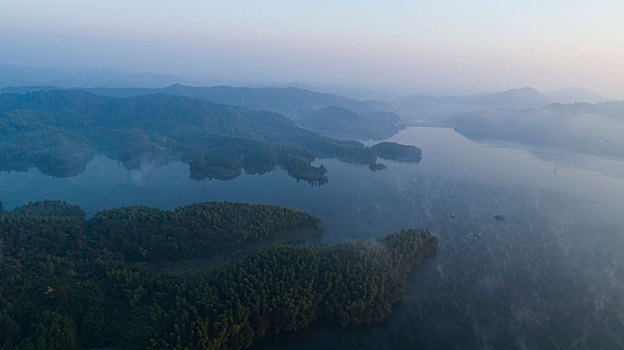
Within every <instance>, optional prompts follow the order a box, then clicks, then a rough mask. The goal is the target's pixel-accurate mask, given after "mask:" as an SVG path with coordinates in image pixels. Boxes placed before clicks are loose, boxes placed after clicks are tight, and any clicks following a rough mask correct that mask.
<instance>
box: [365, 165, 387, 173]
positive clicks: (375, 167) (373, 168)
mask: <svg viewBox="0 0 624 350" xmlns="http://www.w3.org/2000/svg"><path fill="white" fill-rule="evenodd" d="M368 168H369V169H370V170H371V171H381V170H385V169H387V168H388V167H387V166H386V165H385V164H383V163H370V164H369V165H368Z"/></svg>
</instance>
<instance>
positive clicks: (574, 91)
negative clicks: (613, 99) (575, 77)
mask: <svg viewBox="0 0 624 350" xmlns="http://www.w3.org/2000/svg"><path fill="white" fill-rule="evenodd" d="M547 96H548V97H549V98H550V99H551V100H553V101H556V102H559V103H600V102H606V101H608V100H609V99H608V98H606V97H604V96H600V95H598V94H595V93H593V92H591V91H589V90H587V89H584V88H581V87H569V88H565V89H561V90H556V91H553V92H549V93H548V94H547Z"/></svg>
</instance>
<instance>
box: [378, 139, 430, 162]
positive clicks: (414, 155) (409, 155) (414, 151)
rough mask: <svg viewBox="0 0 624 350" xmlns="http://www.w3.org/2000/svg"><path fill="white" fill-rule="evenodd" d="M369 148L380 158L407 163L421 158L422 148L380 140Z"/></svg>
mask: <svg viewBox="0 0 624 350" xmlns="http://www.w3.org/2000/svg"><path fill="white" fill-rule="evenodd" d="M370 148H371V149H372V150H373V152H374V153H375V155H376V156H377V157H379V158H382V159H388V160H394V161H398V162H409V163H418V162H420V161H421V159H422V150H421V149H420V148H418V147H416V146H410V145H401V144H398V143H395V142H380V143H378V144H376V145H374V146H371V147H370Z"/></svg>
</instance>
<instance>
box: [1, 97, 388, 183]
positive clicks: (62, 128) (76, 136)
mask: <svg viewBox="0 0 624 350" xmlns="http://www.w3.org/2000/svg"><path fill="white" fill-rule="evenodd" d="M97 153H103V154H106V155H107V156H108V157H110V158H112V159H116V160H118V161H120V162H122V163H123V164H124V166H126V167H127V168H128V169H138V168H139V167H140V165H141V163H142V162H146V161H149V162H151V163H154V162H155V163H166V162H168V161H170V160H176V159H177V160H181V161H183V162H185V163H187V164H189V165H190V169H191V173H190V176H191V178H193V179H196V180H201V179H205V178H209V179H213V178H214V179H223V180H227V179H232V178H235V177H237V176H239V175H240V174H241V173H242V171H243V170H244V171H245V172H246V173H250V174H262V173H265V172H268V171H271V170H273V169H274V168H276V167H281V168H282V169H284V170H285V171H286V172H287V173H288V174H289V175H291V176H293V177H295V178H296V179H298V180H304V181H307V182H309V183H311V184H324V183H326V182H327V181H328V179H327V176H326V172H327V169H325V167H324V166H322V165H321V166H314V165H312V162H313V161H314V160H315V159H316V158H317V157H318V158H337V159H340V160H342V161H346V162H353V163H361V164H370V163H374V162H375V160H376V158H377V157H376V154H375V151H374V150H373V149H372V148H369V147H365V146H364V145H363V144H362V143H360V142H357V141H341V140H336V139H332V138H329V137H325V136H322V135H320V134H317V133H315V132H312V131H309V130H305V129H301V128H299V127H297V126H296V125H295V124H294V122H292V121H291V120H289V119H288V118H286V117H284V116H282V115H279V114H277V113H274V112H265V111H257V110H250V109H246V108H242V107H234V106H225V105H219V104H215V103H211V102H206V101H201V100H196V99H192V98H188V97H182V96H170V95H152V96H137V97H128V98H116V97H107V96H97V95H93V94H90V93H87V92H81V91H67V90H65V91H60V90H58V91H57V90H55V91H38V92H32V93H28V94H0V170H4V171H11V170H16V171H25V170H28V169H29V168H31V167H37V168H38V169H39V170H40V171H41V172H43V173H44V174H47V175H51V176H57V177H66V176H74V175H77V174H79V173H81V172H82V171H84V169H85V166H86V163H87V162H88V161H89V160H90V159H92V158H93V156H94V155H95V154H97Z"/></svg>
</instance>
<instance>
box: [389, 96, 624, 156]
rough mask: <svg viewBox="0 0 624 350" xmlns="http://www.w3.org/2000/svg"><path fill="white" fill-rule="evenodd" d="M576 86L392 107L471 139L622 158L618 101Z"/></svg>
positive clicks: (623, 110) (418, 100) (421, 99)
mask: <svg viewBox="0 0 624 350" xmlns="http://www.w3.org/2000/svg"><path fill="white" fill-rule="evenodd" d="M607 101H608V99H607V98H604V97H601V96H598V95H596V94H594V93H592V92H590V91H587V90H585V89H582V88H568V89H563V90H559V91H555V92H552V93H549V94H542V93H540V92H539V91H537V90H535V89H532V88H522V89H514V90H508V91H504V92H499V93H492V94H478V95H470V96H459V97H449V96H444V97H431V96H425V95H413V96H409V97H406V98H403V99H400V100H397V101H394V104H395V106H396V108H397V112H398V113H399V114H401V115H402V116H403V118H404V120H405V121H406V123H408V124H415V125H432V126H448V127H452V128H454V129H455V130H456V131H458V132H460V133H462V134H463V135H465V136H467V137H470V138H472V139H476V140H482V139H490V140H509V141H514V142H520V143H524V144H528V145H535V146H546V147H556V148H563V149H567V150H571V151H574V152H581V153H588V154H593V155H598V156H607V157H618V158H622V157H624V102H613V101H612V102H607Z"/></svg>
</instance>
